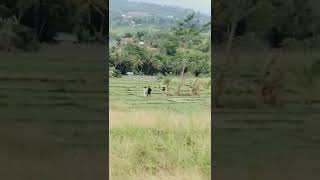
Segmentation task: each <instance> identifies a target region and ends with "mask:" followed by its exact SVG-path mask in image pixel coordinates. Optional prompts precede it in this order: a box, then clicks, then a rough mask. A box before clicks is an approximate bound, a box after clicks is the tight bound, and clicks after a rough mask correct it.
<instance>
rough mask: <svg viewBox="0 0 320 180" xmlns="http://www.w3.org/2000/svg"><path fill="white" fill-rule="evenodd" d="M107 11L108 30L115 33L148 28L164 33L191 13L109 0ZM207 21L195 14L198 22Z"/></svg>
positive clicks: (164, 7) (204, 16)
mask: <svg viewBox="0 0 320 180" xmlns="http://www.w3.org/2000/svg"><path fill="white" fill-rule="evenodd" d="M109 11H110V29H111V31H117V32H119V31H120V32H123V31H124V30H128V29H129V30H135V29H150V28H151V29H153V30H164V31H166V30H168V29H169V28H170V27H172V26H173V25H175V23H176V21H177V20H179V19H183V18H184V17H186V16H187V15H188V14H190V13H192V12H193V11H192V10H190V9H183V8H179V7H171V6H162V5H157V4H151V3H143V2H134V1H128V0H111V1H110V10H109ZM209 19H210V17H208V16H206V15H203V14H200V13H198V14H197V20H198V21H199V22H202V23H203V22H206V21H208V20H209Z"/></svg>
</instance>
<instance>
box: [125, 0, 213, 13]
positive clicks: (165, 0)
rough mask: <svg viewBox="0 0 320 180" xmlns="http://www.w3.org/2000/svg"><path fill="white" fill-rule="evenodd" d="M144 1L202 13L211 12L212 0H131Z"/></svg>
mask: <svg viewBox="0 0 320 180" xmlns="http://www.w3.org/2000/svg"><path fill="white" fill-rule="evenodd" d="M129 1H144V2H149V3H155V4H161V5H173V6H180V7H184V8H190V9H193V10H195V11H200V12H202V13H206V14H211V0H129Z"/></svg>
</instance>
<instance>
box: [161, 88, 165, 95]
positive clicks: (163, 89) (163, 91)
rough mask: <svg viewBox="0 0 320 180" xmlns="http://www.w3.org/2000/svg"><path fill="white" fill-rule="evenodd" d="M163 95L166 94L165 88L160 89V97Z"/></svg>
mask: <svg viewBox="0 0 320 180" xmlns="http://www.w3.org/2000/svg"><path fill="white" fill-rule="evenodd" d="M165 94H166V88H165V87H162V95H165Z"/></svg>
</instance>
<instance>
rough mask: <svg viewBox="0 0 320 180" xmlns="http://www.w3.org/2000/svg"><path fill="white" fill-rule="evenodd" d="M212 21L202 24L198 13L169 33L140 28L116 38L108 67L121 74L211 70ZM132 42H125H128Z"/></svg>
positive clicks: (165, 73)
mask: <svg viewBox="0 0 320 180" xmlns="http://www.w3.org/2000/svg"><path fill="white" fill-rule="evenodd" d="M209 29H210V23H207V24H201V23H199V22H198V21H197V19H196V15H195V14H191V15H189V16H187V18H185V19H183V20H180V21H178V23H176V25H175V26H173V27H172V28H171V29H170V31H168V32H155V33H149V32H146V31H138V32H136V33H134V34H132V33H125V34H124V35H123V36H120V37H119V36H118V37H117V36H115V37H114V39H115V40H114V46H113V47H112V48H111V49H110V61H109V66H110V67H115V68H116V69H118V70H120V71H121V73H122V74H125V73H126V72H134V73H136V74H144V75H154V74H157V73H161V74H163V75H167V74H172V75H180V74H181V73H185V72H189V73H192V74H194V75H196V76H198V75H200V74H208V73H210V36H208V35H204V34H202V33H201V32H207V31H208V30H209ZM129 40H130V42H125V41H129Z"/></svg>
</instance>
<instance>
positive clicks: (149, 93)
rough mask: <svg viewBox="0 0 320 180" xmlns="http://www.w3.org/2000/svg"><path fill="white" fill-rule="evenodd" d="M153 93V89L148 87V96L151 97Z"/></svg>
mask: <svg viewBox="0 0 320 180" xmlns="http://www.w3.org/2000/svg"><path fill="white" fill-rule="evenodd" d="M151 91H152V89H151V88H150V86H149V87H148V95H147V96H149V97H151Z"/></svg>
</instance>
